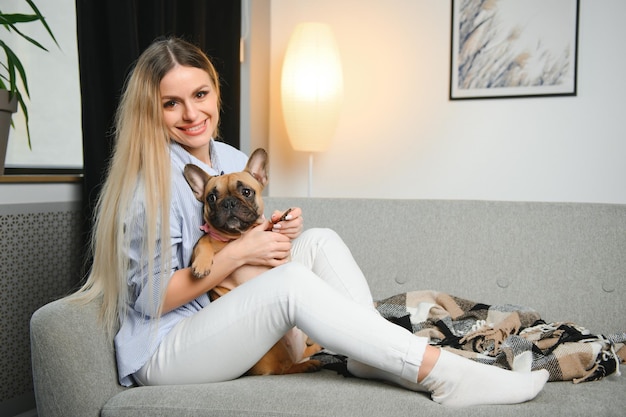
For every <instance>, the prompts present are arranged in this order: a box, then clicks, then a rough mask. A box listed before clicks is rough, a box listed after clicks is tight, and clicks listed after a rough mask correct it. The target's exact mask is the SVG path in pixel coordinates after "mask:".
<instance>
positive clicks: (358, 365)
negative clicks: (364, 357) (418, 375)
mask: <svg viewBox="0 0 626 417" xmlns="http://www.w3.org/2000/svg"><path fill="white" fill-rule="evenodd" d="M348 371H350V373H351V374H352V375H354V376H356V377H358V378H364V379H376V380H379V381H385V382H390V383H392V384H395V385H399V386H401V387H403V388H406V389H409V390H411V391H417V392H429V390H428V389H427V388H426V387H425V386H423V385H422V384H418V383H417V382H411V381H408V380H406V379H404V378H401V377H399V376H396V375H394V374H392V373H389V372H387V371H383V370H382V369H378V368H374V367H373V366H369V365H366V364H364V363H362V362H358V361H355V360H353V359H348Z"/></svg>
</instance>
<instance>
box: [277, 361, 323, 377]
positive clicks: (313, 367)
mask: <svg viewBox="0 0 626 417" xmlns="http://www.w3.org/2000/svg"><path fill="white" fill-rule="evenodd" d="M321 369H322V362H320V361H318V360H316V359H309V360H306V361H304V362H299V363H296V364H294V365H293V366H292V367H291V368H290V369H289V370H288V371H287V372H285V373H286V374H299V373H310V372H317V371H319V370H321Z"/></svg>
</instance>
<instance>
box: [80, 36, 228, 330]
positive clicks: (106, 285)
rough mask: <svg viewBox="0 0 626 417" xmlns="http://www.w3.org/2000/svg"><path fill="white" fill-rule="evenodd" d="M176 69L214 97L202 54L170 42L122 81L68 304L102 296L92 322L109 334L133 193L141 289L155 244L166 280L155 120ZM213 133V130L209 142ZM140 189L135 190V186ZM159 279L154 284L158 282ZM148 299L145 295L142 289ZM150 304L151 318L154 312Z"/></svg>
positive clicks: (161, 155) (119, 294) (165, 208)
mask: <svg viewBox="0 0 626 417" xmlns="http://www.w3.org/2000/svg"><path fill="white" fill-rule="evenodd" d="M176 65H182V66H188V67H195V68H200V69H203V70H204V71H206V72H207V74H208V75H209V77H210V79H211V81H212V82H213V85H214V87H215V92H216V94H217V97H218V109H219V108H220V100H219V97H220V93H219V78H218V75H217V72H216V70H215V68H214V67H213V65H212V64H211V62H210V60H209V59H208V58H207V56H206V55H205V54H204V53H203V52H202V51H201V50H200V49H199V48H197V47H196V46H194V45H192V44H190V43H188V42H186V41H183V40H181V39H178V38H167V39H162V40H157V41H155V42H154V43H153V44H151V45H150V46H149V47H148V48H147V49H146V50H145V51H144V52H143V53H142V54H141V56H140V57H139V59H138V60H137V62H136V65H135V67H134V69H133V71H132V72H131V74H130V76H129V78H128V79H127V81H126V85H125V88H124V92H123V94H122V97H121V99H120V103H119V106H118V108H117V113H116V119H115V132H114V133H115V148H114V151H113V156H112V158H111V160H110V162H109V168H108V173H107V178H106V181H105V183H104V185H103V188H102V191H101V193H100V195H99V198H98V201H97V205H96V209H95V212H94V213H95V214H94V228H93V232H92V236H91V253H92V255H93V264H92V266H91V270H90V273H89V275H88V277H87V280H86V282H85V284H84V285H83V286H82V288H80V289H79V290H78V291H77V292H76V293H75V294H74V295H73V298H74V299H75V300H79V301H82V302H89V301H91V300H94V299H97V298H100V297H101V298H102V306H101V309H100V318H101V320H102V322H103V324H104V325H105V327H106V329H107V330H108V331H109V332H110V333H113V332H114V331H115V329H116V326H117V325H118V320H119V319H121V318H123V317H125V315H126V310H127V308H128V304H129V301H130V300H129V299H130V292H129V287H128V283H127V279H128V270H129V260H128V257H127V255H126V253H127V250H128V248H129V245H130V242H129V241H128V238H127V235H128V234H130V233H132V232H131V231H125V227H128V225H126V226H125V224H126V222H127V220H128V219H129V215H130V214H131V213H130V212H129V210H131V203H132V201H133V198H136V197H135V193H137V192H139V190H141V189H142V190H143V195H141V196H140V198H143V205H144V207H145V216H144V219H145V220H144V224H143V225H139V227H142V228H143V229H142V230H144V231H145V234H144V236H142V239H143V248H142V253H143V254H144V255H143V257H144V258H145V259H147V271H148V273H149V274H150V275H149V278H150V279H149V285H152V281H153V278H154V276H155V273H154V259H155V258H157V256H156V255H159V254H157V253H156V251H157V244H156V242H157V241H158V240H160V241H161V242H163V244H161V245H160V259H161V260H162V262H161V263H160V264H159V265H158V267H159V268H160V272H159V273H160V274H161V276H162V277H163V278H164V277H165V276H166V275H167V274H169V269H170V265H169V261H170V257H171V254H170V253H169V251H170V245H169V240H170V233H169V227H170V225H169V206H170V198H171V196H170V195H171V193H170V188H171V182H170V176H171V162H170V154H169V143H170V137H169V135H168V131H167V128H166V127H165V123H164V121H163V109H162V104H161V97H160V83H161V80H162V79H163V77H164V76H165V75H166V74H167V73H168V72H169V71H170V70H171V69H172V68H174V67H175V66H176ZM217 134H218V132H217V131H216V132H214V134H213V135H214V137H217ZM140 184H142V186H143V187H139V188H138V186H139V185H140ZM165 281H166V280H165V279H161V280H160V282H162V283H164V282H165ZM150 293H152V291H150ZM161 293H163V292H161ZM160 304H162V303H160V302H159V306H156V309H155V313H156V314H155V316H156V317H158V316H159V315H160V314H161V305H160Z"/></svg>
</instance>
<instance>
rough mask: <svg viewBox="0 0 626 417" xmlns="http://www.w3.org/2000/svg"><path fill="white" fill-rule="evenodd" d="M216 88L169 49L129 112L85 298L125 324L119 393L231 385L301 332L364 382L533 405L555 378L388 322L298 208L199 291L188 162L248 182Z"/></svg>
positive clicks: (224, 254)
mask: <svg viewBox="0 0 626 417" xmlns="http://www.w3.org/2000/svg"><path fill="white" fill-rule="evenodd" d="M218 80H219V79H218V75H217V73H216V71H215V69H214V68H213V66H212V65H211V63H210V61H209V60H208V58H207V57H206V56H205V55H204V54H203V53H202V52H201V51H200V50H199V49H198V48H196V47H195V46H193V45H191V44H189V43H187V42H184V41H182V40H179V39H176V38H171V39H165V40H159V41H156V42H155V43H153V44H152V45H151V46H150V47H149V48H148V49H147V50H146V51H145V52H144V53H143V54H142V55H141V57H140V58H139V60H138V62H137V64H136V66H135V68H134V70H133V72H132V74H131V76H130V78H129V79H128V82H127V85H126V88H125V91H124V94H123V96H122V98H121V102H120V105H119V108H118V112H117V118H116V131H115V134H116V139H117V142H116V145H115V151H114V155H113V158H112V160H111V163H110V168H109V172H108V176H107V180H106V182H105V184H104V187H103V191H102V193H101V196H100V199H99V202H98V206H97V210H96V216H95V232H94V237H93V243H92V246H93V253H94V262H93V267H92V271H91V273H90V275H89V277H88V280H87V282H86V284H85V285H84V287H83V288H82V289H81V290H80V291H79V292H78V294H77V297H79V298H82V299H83V300H90V299H94V298H97V297H102V300H103V304H102V310H101V313H102V319H103V322H104V323H105V325H106V326H107V328H108V330H109V331H111V332H112V331H113V330H114V329H115V328H116V326H117V324H118V323H119V324H120V328H119V331H118V332H117V334H116V336H115V347H116V354H117V362H118V371H119V377H120V383H121V384H123V385H126V386H128V385H131V384H133V383H138V384H142V385H158V384H187V383H202V382H215V381H224V380H230V379H234V378H237V377H239V376H241V375H242V374H243V373H244V372H245V371H246V370H247V369H249V368H250V367H251V366H252V365H253V364H254V363H255V362H256V361H257V360H258V359H259V358H260V357H261V356H263V354H265V353H266V352H267V351H268V350H269V348H270V347H271V346H272V345H273V344H274V343H275V342H276V341H277V340H279V339H280V338H281V337H282V336H283V335H284V334H285V333H286V332H287V331H288V330H289V329H290V328H292V327H293V326H298V327H299V328H300V329H302V330H303V331H304V332H305V333H306V334H308V335H309V336H310V337H311V338H312V339H313V340H315V341H316V342H318V343H320V344H321V345H322V346H324V347H326V348H328V349H330V350H332V351H334V352H337V353H341V354H344V355H346V356H348V357H349V358H350V360H349V365H348V366H349V370H350V371H351V372H352V373H354V374H355V375H357V376H360V377H369V378H377V379H385V380H388V381H392V382H395V383H397V384H400V385H402V386H405V387H407V388H409V389H413V390H417V391H429V392H431V393H432V398H433V399H434V400H435V401H437V402H440V403H442V404H447V405H453V406H465V405H472V404H487V403H499V404H501V403H517V402H522V401H527V400H530V399H532V398H534V397H535V396H536V395H537V393H538V392H539V391H540V390H541V389H542V388H543V386H544V384H545V382H546V380H547V377H548V374H547V372H546V371H538V372H532V373H530V372H529V373H515V372H511V371H505V370H502V369H499V368H496V367H492V366H486V365H481V364H478V363H475V362H472V361H470V360H467V359H464V358H461V357H459V356H455V355H453V354H451V353H448V352H445V351H441V350H439V349H438V348H435V347H433V346H430V345H428V340H427V339H425V338H420V337H416V336H414V335H413V334H411V333H410V332H407V331H406V330H404V329H402V328H401V327H399V326H396V325H394V324H391V323H389V322H388V321H387V320H385V319H383V318H381V316H380V315H379V314H377V312H376V310H375V309H374V307H373V302H372V296H371V295H370V291H369V288H368V286H367V283H366V281H365V278H364V277H363V274H362V273H361V271H360V269H359V268H358V266H357V265H356V263H355V262H354V260H353V258H352V256H351V254H350V251H349V250H348V248H347V247H346V246H345V244H344V243H343V242H342V241H341V239H340V238H339V237H338V236H337V235H336V234H335V233H334V232H332V231H330V230H326V229H312V230H308V231H306V232H302V230H303V220H302V217H301V214H302V212H301V210H300V209H298V208H296V209H294V210H293V211H292V213H291V215H290V217H288V218H287V220H285V221H283V222H280V223H278V224H277V225H276V226H275V227H274V228H273V229H272V230H267V227H268V224H269V223H266V224H264V225H260V226H258V227H256V228H254V229H253V230H251V231H250V232H248V233H246V234H245V235H244V236H243V237H242V238H240V239H238V240H236V241H234V242H232V243H231V244H229V245H227V246H226V248H225V249H223V250H222V251H220V252H219V253H218V254H217V255H216V257H215V260H214V265H213V268H212V269H211V273H210V274H209V275H208V276H207V277H205V278H203V279H199V280H198V279H194V278H193V277H192V274H191V272H190V268H189V260H190V257H191V251H192V248H193V245H194V244H195V242H196V241H197V239H198V238H199V237H200V236H201V233H202V232H201V231H200V230H199V226H200V225H201V224H202V214H201V212H202V210H201V205H200V203H199V202H198V201H197V200H196V199H195V197H194V196H193V194H192V192H191V191H190V189H189V187H188V186H187V184H186V182H185V180H184V178H183V175H182V169H183V166H184V165H185V164H187V163H189V162H192V163H195V164H196V165H199V166H200V167H202V168H203V169H205V170H206V171H207V172H209V173H210V174H212V175H218V174H220V173H222V172H235V171H240V170H241V169H243V167H244V166H245V164H246V161H247V158H246V157H245V155H243V154H242V153H241V152H239V151H237V150H235V149H234V148H232V147H230V146H228V145H226V144H223V143H220V142H215V141H214V140H213V138H214V137H216V136H217V133H218V124H219V110H220V96H219V82H218ZM275 215H277V214H275ZM272 217H274V216H272ZM289 256H290V257H291V259H292V262H287V260H288V257H289ZM259 266H261V267H264V268H267V267H272V269H270V270H269V271H267V272H263V273H261V274H259V275H258V276H257V277H255V278H254V279H252V280H250V281H249V282H247V283H246V284H243V285H241V286H240V287H238V288H236V289H235V290H233V291H231V292H230V293H229V294H227V295H226V296H224V297H222V298H220V299H219V300H217V301H215V302H213V303H210V302H209V300H208V298H207V295H206V293H207V291H208V290H209V289H211V288H213V287H214V286H216V285H218V284H219V283H220V282H221V281H222V280H223V279H224V278H226V277H227V276H229V275H230V274H233V273H234V274H238V273H246V274H249V273H251V271H250V270H249V269H250V268H255V267H259ZM252 273H254V271H252ZM249 341H254V343H248V342H249ZM477 394H480V395H477Z"/></svg>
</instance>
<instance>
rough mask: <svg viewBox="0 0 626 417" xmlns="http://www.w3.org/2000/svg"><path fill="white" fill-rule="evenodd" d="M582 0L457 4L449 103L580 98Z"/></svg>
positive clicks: (486, 0) (456, 1)
mask: <svg viewBox="0 0 626 417" xmlns="http://www.w3.org/2000/svg"><path fill="white" fill-rule="evenodd" d="M578 10H579V0H452V45H451V54H450V64H451V66H450V99H451V100H460V99H478V98H511V97H535V96H575V95H576V64H577V62H576V61H577V55H578Z"/></svg>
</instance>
